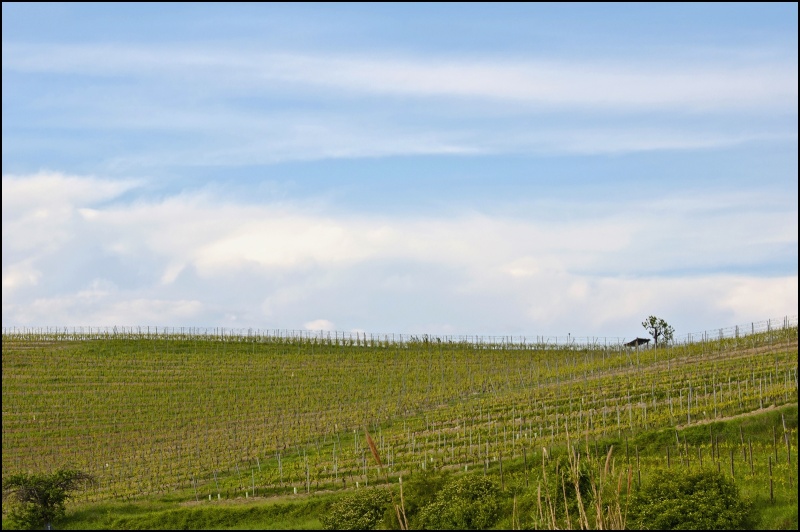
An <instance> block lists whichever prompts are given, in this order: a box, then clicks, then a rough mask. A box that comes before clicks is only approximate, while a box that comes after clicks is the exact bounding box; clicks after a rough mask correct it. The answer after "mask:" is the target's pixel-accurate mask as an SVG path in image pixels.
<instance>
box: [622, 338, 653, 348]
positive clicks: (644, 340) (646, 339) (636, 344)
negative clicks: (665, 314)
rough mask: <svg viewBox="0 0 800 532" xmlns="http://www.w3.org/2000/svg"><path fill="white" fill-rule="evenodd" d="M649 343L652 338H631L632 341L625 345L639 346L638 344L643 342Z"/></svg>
mask: <svg viewBox="0 0 800 532" xmlns="http://www.w3.org/2000/svg"><path fill="white" fill-rule="evenodd" d="M649 343H650V338H634V339H633V340H631V341H630V342H628V343H627V344H625V345H626V346H627V347H637V346H640V345H642V344H649Z"/></svg>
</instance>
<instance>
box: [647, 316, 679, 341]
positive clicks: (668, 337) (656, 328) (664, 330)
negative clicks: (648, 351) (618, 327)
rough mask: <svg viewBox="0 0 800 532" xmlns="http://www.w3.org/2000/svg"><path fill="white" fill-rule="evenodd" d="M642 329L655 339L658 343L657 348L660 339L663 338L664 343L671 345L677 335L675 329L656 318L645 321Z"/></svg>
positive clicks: (651, 317)
mask: <svg viewBox="0 0 800 532" xmlns="http://www.w3.org/2000/svg"><path fill="white" fill-rule="evenodd" d="M642 327H644V328H645V329H646V330H647V332H648V333H649V334H650V336H652V337H653V340H655V342H656V347H658V339H659V338H661V341H662V342H664V343H669V342H671V341H672V337H673V335H674V334H675V329H673V328H672V326H670V325H669V324H668V323H667V322H666V321H664V320H663V319H661V318H656V317H655V316H650V317H648V318H647V319H646V320H644V321H643V322H642Z"/></svg>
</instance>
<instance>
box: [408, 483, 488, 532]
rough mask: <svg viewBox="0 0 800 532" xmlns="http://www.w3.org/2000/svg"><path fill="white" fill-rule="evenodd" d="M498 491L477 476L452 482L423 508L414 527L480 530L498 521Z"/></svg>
mask: <svg viewBox="0 0 800 532" xmlns="http://www.w3.org/2000/svg"><path fill="white" fill-rule="evenodd" d="M498 495H499V487H498V486H497V484H495V482H494V481H493V480H490V479H489V478H487V477H483V476H477V475H466V476H462V477H457V478H454V479H453V480H451V481H449V482H448V483H447V484H445V486H444V488H442V490H441V491H440V492H439V493H437V494H436V499H435V500H434V501H433V502H432V503H430V504H428V505H426V506H425V507H423V508H422V509H421V510H420V512H419V516H418V518H417V520H416V523H415V525H416V526H418V527H420V528H423V529H428V530H482V529H486V528H489V527H490V526H492V525H493V524H494V523H496V522H497V519H498V518H499V517H500V504H499V501H498Z"/></svg>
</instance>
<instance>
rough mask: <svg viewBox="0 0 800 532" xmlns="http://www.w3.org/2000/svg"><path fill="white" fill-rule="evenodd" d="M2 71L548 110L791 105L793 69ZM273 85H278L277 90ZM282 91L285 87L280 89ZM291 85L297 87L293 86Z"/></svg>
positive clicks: (531, 65) (224, 57) (139, 55)
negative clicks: (497, 103) (465, 101)
mask: <svg viewBox="0 0 800 532" xmlns="http://www.w3.org/2000/svg"><path fill="white" fill-rule="evenodd" d="M3 69H4V70H9V71H24V72H50V73H61V74H83V75H91V76H115V77H117V76H121V77H130V76H134V77H142V76H143V77H147V78H151V79H155V80H161V81H160V82H161V83H169V81H170V80H175V79H180V80H181V82H182V83H185V82H186V78H187V76H188V77H189V78H190V79H193V80H194V81H196V82H200V81H202V82H203V83H204V85H203V86H202V89H200V88H198V89H199V90H200V91H201V92H202V90H225V91H226V92H229V91H232V92H234V93H235V92H237V91H249V90H254V89H258V90H264V89H267V88H273V89H274V88H276V84H281V83H285V84H289V85H292V86H299V87H309V88H314V87H318V88H325V89H338V90H341V91H344V92H345V93H354V94H360V95H364V94H379V95H397V96H401V97H409V96H411V97H441V96H446V97H463V98H478V99H490V100H512V101H518V102H528V103H532V104H542V105H547V106H548V107H552V106H569V107H576V106H577V107H580V108H595V107H599V108H616V109H626V108H627V109H641V108H648V107H655V108H680V109H681V110H687V109H695V110H710V109H720V108H761V109H764V108H779V109H782V110H785V109H786V108H787V106H790V107H791V108H794V109H796V107H797V65H796V64H792V63H773V64H769V63H766V64H765V63H763V62H762V61H759V62H751V63H749V64H748V63H741V62H740V63H738V64H734V65H732V64H726V62H724V61H723V62H717V63H714V64H697V63H693V64H690V65H674V64H669V63H666V64H664V63H662V64H659V61H658V59H657V58H656V59H655V60H654V61H653V62H652V63H647V64H645V63H641V62H639V63H630V64H626V63H624V62H623V63H620V62H613V61H605V62H602V63H599V64H598V63H597V62H593V63H582V62H579V61H566V60H564V61H559V62H555V61H552V60H517V61H509V60H504V59H498V58H485V59H477V60H476V59H464V58H459V57H454V58H450V57H440V58H432V59H431V58H421V57H402V56H392V55H385V54H376V55H373V56H369V55H342V54H338V55H332V54H326V53H320V54H316V55H310V54H298V53H286V52H270V51H265V52H253V51H247V50H227V51H225V50H223V51H220V50H219V49H210V48H204V47H203V46H202V45H201V46H199V47H196V48H192V49H187V48H181V47H167V48H165V47H163V46H162V47H158V48H155V47H145V46H125V45H118V44H108V45H101V44H92V45H42V44H18V43H4V44H3ZM277 87H279V88H280V85H277ZM284 88H286V89H288V88H290V87H289V86H286V87H284ZM295 89H296V87H295Z"/></svg>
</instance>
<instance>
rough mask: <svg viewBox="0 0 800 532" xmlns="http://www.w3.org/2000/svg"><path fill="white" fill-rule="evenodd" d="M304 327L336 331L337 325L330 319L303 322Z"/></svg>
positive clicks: (310, 329)
mask: <svg viewBox="0 0 800 532" xmlns="http://www.w3.org/2000/svg"><path fill="white" fill-rule="evenodd" d="M303 328H304V329H306V330H308V331H335V330H336V327H335V326H334V325H333V322H332V321H330V320H323V319H319V320H313V321H309V322H307V323H304V324H303Z"/></svg>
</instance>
